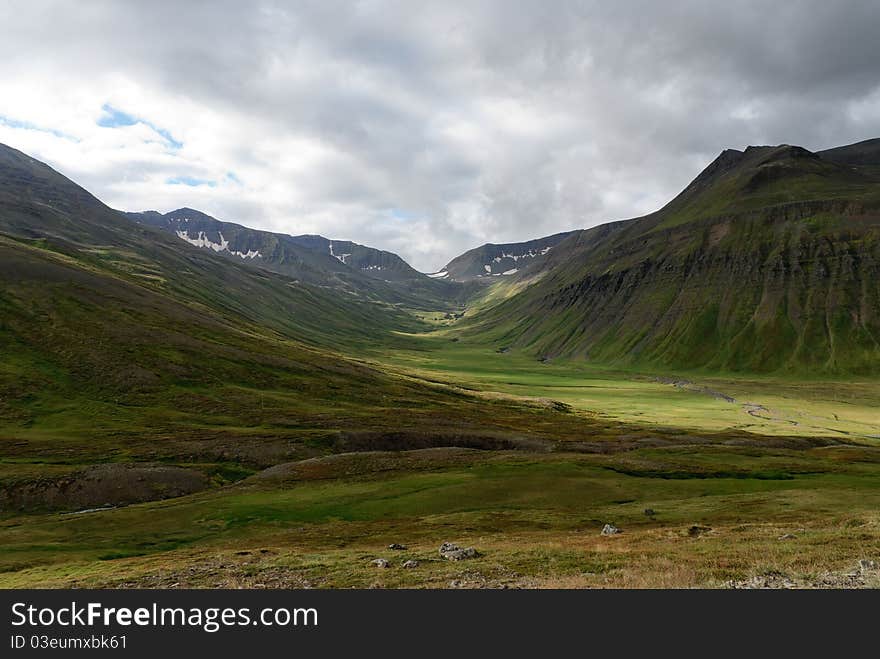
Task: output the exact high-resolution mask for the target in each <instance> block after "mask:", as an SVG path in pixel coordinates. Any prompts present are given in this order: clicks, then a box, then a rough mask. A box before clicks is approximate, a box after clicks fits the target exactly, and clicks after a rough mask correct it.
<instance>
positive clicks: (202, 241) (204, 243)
mask: <svg viewBox="0 0 880 659" xmlns="http://www.w3.org/2000/svg"><path fill="white" fill-rule="evenodd" d="M184 221H185V222H186V221H188V220H187V219H184ZM174 233H176V234H177V237H178V238H180V239H181V240H185V241H186V242H188V243H189V244H190V245H194V246H196V247H206V248H208V249H213V250H214V251H215V252H229V253H230V254H232V255H233V256H238V257H240V258H243V259H254V258H257V257H258V256H259V257H262V256H263V255H262V254H260V252H259V251H257V250H255V249H251V250H248V251H247V252H239V251H236V250H232V249H229V241H228V240H226V239H225V238H224V237H223V232H222V231H218V232H217V235H219V236H220V242H219V243H215V242H214V241H213V240H211V239H210V238H208V236H207V234H205V232H204V231H199V235H198V236H196V237H195V238H192V237H190V235H189V231H179V230H178V231H175V232H174Z"/></svg>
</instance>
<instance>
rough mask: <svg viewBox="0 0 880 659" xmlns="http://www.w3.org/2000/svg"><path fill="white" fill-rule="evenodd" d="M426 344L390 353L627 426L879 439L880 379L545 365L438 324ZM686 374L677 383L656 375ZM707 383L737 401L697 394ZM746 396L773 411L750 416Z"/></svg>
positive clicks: (472, 383) (465, 381)
mask: <svg viewBox="0 0 880 659" xmlns="http://www.w3.org/2000/svg"><path fill="white" fill-rule="evenodd" d="M421 338H422V350H420V351H396V352H389V353H385V355H384V356H383V358H384V359H385V360H386V361H390V362H391V363H392V364H394V365H396V366H397V367H398V368H401V369H404V370H406V371H407V372H413V373H416V374H418V375H420V376H421V377H423V378H426V379H430V380H436V381H443V382H449V383H455V384H457V385H458V386H462V387H473V388H475V389H480V390H491V391H497V392H502V393H504V394H509V395H511V396H518V397H525V398H538V399H541V398H548V399H553V400H559V401H562V402H564V403H567V404H569V405H571V406H573V407H574V408H575V409H577V410H581V411H583V412H585V413H589V414H591V415H595V416H596V417H598V418H602V419H606V420H614V421H621V422H624V423H628V424H634V425H641V426H652V427H658V426H659V427H667V428H680V429H687V430H696V431H704V432H719V431H727V430H735V431H745V432H749V433H757V434H762V435H786V436H814V437H815V436H823V437H824V436H831V437H839V438H851V439H854V440H862V441H868V442H872V441H874V440H880V414H878V412H877V410H878V407H880V380H877V379H874V378H861V379H854V378H853V379H848V380H845V381H842V380H834V379H831V378H825V379H822V378H815V379H810V380H803V379H800V378H798V377H794V376H788V377H786V376H755V375H751V376H736V375H730V376H719V375H718V374H716V373H710V372H701V371H696V372H691V371H684V372H675V371H672V372H669V371H666V372H663V371H659V370H657V371H650V370H647V371H646V370H638V369H633V368H630V369H614V368H609V367H605V366H600V365H593V364H588V363H584V362H577V361H570V360H552V361H549V362H546V363H540V362H538V361H537V360H536V359H535V358H534V357H533V356H531V355H529V354H525V353H523V352H522V351H518V350H512V351H510V352H507V353H499V352H498V351H497V349H496V348H494V346H493V345H492V344H488V345H487V344H486V343H482V342H479V341H475V340H469V339H466V338H465V339H462V340H460V341H458V342H454V343H453V342H452V341H450V339H449V334H448V333H446V332H444V331H442V330H441V331H438V332H435V333H433V334H427V335H423V336H422V337H421ZM670 376H671V377H675V378H679V377H680V378H682V379H688V380H690V381H693V382H694V384H695V385H696V386H695V387H690V388H687V389H683V388H677V387H675V386H673V385H671V384H664V383H663V382H661V381H658V378H667V379H668V378H669V377H670ZM698 387H706V388H708V389H710V390H712V391H715V392H720V393H724V394H727V395H729V396H731V397H733V398H734V399H735V400H736V402H734V403H730V402H727V401H726V400H723V399H720V398H716V397H713V396H712V395H710V394H708V393H704V392H701V391H699V389H698ZM745 403H756V404H760V405H763V406H764V407H766V408H767V410H768V411H767V412H764V411H759V412H758V413H757V415H752V414H749V413H748V411H747V410H748V409H750V408H748V407H746V406H745V405H744V404H745Z"/></svg>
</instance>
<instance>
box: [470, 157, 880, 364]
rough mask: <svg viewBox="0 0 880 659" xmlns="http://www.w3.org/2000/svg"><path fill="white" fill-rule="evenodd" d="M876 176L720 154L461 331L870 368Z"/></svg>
mask: <svg viewBox="0 0 880 659" xmlns="http://www.w3.org/2000/svg"><path fill="white" fill-rule="evenodd" d="M878 182H880V173H878V170H877V168H876V167H875V166H860V167H858V168H854V167H852V166H849V165H844V164H839V163H834V162H828V161H824V160H821V159H819V158H817V157H815V156H812V155H811V154H808V153H806V152H803V153H802V152H801V151H798V150H797V149H794V148H790V147H780V148H775V149H774V148H769V147H762V148H760V149H754V150H749V151H746V152H745V153H739V152H734V153H728V152H725V154H722V156H721V157H719V159H718V160H717V161H716V162H715V163H713V165H711V166H710V167H709V168H707V170H706V171H705V172H704V173H703V174H701V176H700V177H698V178H697V179H696V180H695V181H694V182H693V183H692V184H691V186H689V187H688V188H687V189H686V190H685V191H684V192H683V193H682V194H681V195H679V197H677V198H676V199H675V200H673V201H672V202H670V204H669V205H668V206H667V207H665V208H664V209H662V210H661V211H658V212H657V213H655V214H653V215H649V216H646V217H645V218H640V219H637V220H631V221H628V222H618V223H614V224H611V225H605V226H603V227H598V228H596V229H591V230H588V231H584V232H582V233H580V234H577V235H575V236H572V237H571V238H569V239H568V240H566V241H565V242H563V243H562V244H560V245H559V246H557V248H555V249H554V252H552V253H551V259H550V260H548V264H547V265H546V266H545V269H546V272H545V274H544V276H543V277H542V278H541V279H540V280H539V281H537V283H535V284H534V285H532V286H530V287H527V288H526V289H525V290H523V291H522V292H520V293H519V294H517V295H515V296H513V297H511V298H509V299H507V300H504V301H503V302H501V303H500V304H497V305H494V306H493V307H491V308H489V309H488V310H486V311H485V312H483V313H480V314H476V315H474V316H473V317H472V320H471V322H470V327H469V328H466V330H465V332H464V334H463V336H466V337H469V338H471V339H474V340H479V339H483V340H485V341H489V342H492V343H493V344H494V345H495V346H496V347H502V346H512V347H514V348H517V349H522V350H525V351H526V352H527V353H528V354H531V355H544V356H549V357H558V356H565V357H575V358H579V359H588V360H590V361H593V362H596V363H604V364H612V365H616V366H637V367H642V368H645V367H649V368H675V369H697V370H699V369H702V370H704V371H706V372H715V373H737V372H747V373H748V372H750V373H756V372H757V373H767V372H775V373H781V374H784V373H790V374H794V375H798V374H800V375H809V376H810V377H813V376H816V375H819V374H823V375H831V376H833V375H838V376H841V375H848V374H858V375H873V376H876V375H877V374H878V372H880V371H878V368H880V283H878V282H880V192H878V190H880V185H878Z"/></svg>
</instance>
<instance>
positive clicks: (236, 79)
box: [0, 0, 880, 270]
mask: <svg viewBox="0 0 880 659" xmlns="http://www.w3.org/2000/svg"><path fill="white" fill-rule="evenodd" d="M877 25H880V6H878V5H877V3H875V2H847V3H827V2H812V1H810V2H808V1H801V2H788V3H773V4H769V3H759V2H748V1H741V2H736V1H730V0H728V1H725V2H678V3H657V2H620V3H607V2H586V1H585V2H575V1H563V0H560V1H559V2H553V3H546V2H537V1H535V2H514V1H506V2H501V1H496V2H493V1H485V2H478V3H470V2H469V3H455V2H450V1H448V0H447V1H442V2H441V1H438V2H419V3H412V2H358V3H348V2H327V1H323V2H305V1H303V2H260V3H241V2H231V1H230V2H192V3H176V2H151V3H139V2H83V3H69V2H41V1H34V0H29V1H27V2H18V1H16V0H13V1H12V2H7V3H4V4H3V6H2V8H0V75H2V77H3V80H4V94H3V97H2V98H0V117H6V118H8V119H10V121H7V122H5V123H4V122H2V121H0V140H2V141H6V142H8V143H10V144H12V145H13V146H17V147H19V148H23V149H25V150H28V151H30V152H32V153H34V154H35V155H37V156H38V157H43V158H46V159H47V160H49V161H50V162H51V163H52V164H53V165H56V166H58V167H59V168H61V169H62V171H65V172H66V173H68V174H70V175H71V176H73V177H74V178H76V179H77V180H79V181H81V182H82V183H84V184H86V185H87V186H88V187H89V188H90V189H92V190H93V191H94V192H95V193H96V194H98V196H100V197H102V198H103V199H105V200H106V201H108V203H111V204H113V205H115V206H117V207H121V208H126V209H140V208H148V207H149V208H158V209H159V210H169V209H171V208H173V207H176V206H179V205H184V204H185V205H190V206H197V207H201V208H204V209H205V210H206V211H208V212H211V213H212V214H215V215H217V216H218V217H221V218H223V219H228V220H235V221H241V222H243V223H245V224H249V225H252V226H257V227H261V228H268V229H272V230H278V231H287V232H292V233H300V232H306V231H308V232H320V233H323V234H326V235H329V236H331V237H335V238H349V239H352V240H356V241H359V242H363V243H367V244H373V245H376V246H378V247H382V248H385V249H391V250H394V251H397V252H399V253H400V254H401V255H402V256H404V257H405V258H407V259H408V260H410V261H411V262H413V264H414V265H415V266H416V267H419V268H421V269H424V270H433V269H437V268H439V266H441V265H442V264H443V263H444V262H445V261H447V260H448V259H449V258H451V257H452V256H454V255H455V254H457V253H459V252H461V251H463V250H464V249H467V248H470V247H473V246H475V245H477V244H480V243H482V242H485V241H490V240H491V241H495V242H503V241H511V240H521V239H526V238H531V237H535V236H537V235H542V234H547V233H552V232H555V231H559V230H563V229H569V228H575V227H584V226H591V225H594V224H597V223H600V222H604V221H608V220H613V219H620V218H623V217H631V216H634V215H638V214H641V213H645V212H648V211H651V210H654V209H655V208H656V207H658V206H659V205H661V204H662V203H664V202H665V201H667V200H668V199H669V198H671V197H672V196H674V195H675V194H676V193H677V192H678V191H679V190H680V189H681V188H682V187H683V186H684V185H685V184H687V182H688V181H689V180H690V179H691V178H693V177H694V176H695V175H696V174H697V173H698V172H699V170H700V169H701V168H702V167H703V166H704V165H705V164H706V163H707V162H708V161H709V160H710V159H711V158H713V157H714V156H715V155H716V154H717V153H718V152H719V151H720V150H722V149H723V148H726V147H735V148H742V147H744V146H746V145H747V144H750V143H781V142H788V143H795V144H801V145H803V146H806V147H807V148H812V149H819V148H824V147H829V146H835V145H839V144H844V143H848V142H853V141H858V140H861V139H865V138H868V137H875V136H878V135H880V47H878V46H877V40H876V35H875V31H876V26H877ZM7 83H8V84H7ZM105 103H111V104H112V105H113V107H116V108H119V109H121V110H123V111H125V112H128V113H131V114H135V115H137V116H138V117H144V118H145V119H146V120H149V121H150V122H152V123H154V124H155V125H157V126H161V127H163V128H165V129H167V130H169V131H170V133H171V134H173V135H174V136H175V138H176V139H179V140H180V141H182V142H183V144H184V146H183V148H181V149H179V150H176V151H172V150H169V149H167V148H165V147H163V146H162V145H161V144H155V143H153V144H149V143H147V141H146V137H145V136H144V135H143V134H142V133H141V132H139V129H138V127H130V128H125V129H123V128H102V127H98V126H97V125H96V120H97V118H98V117H99V116H100V112H101V107H102V106H103V105H104V104H105ZM16 121H17V122H31V123H32V124H34V125H39V126H41V127H47V128H50V129H52V130H56V131H59V132H62V133H64V134H65V135H74V136H75V137H77V138H78V141H76V142H73V141H71V140H64V139H63V138H59V137H57V136H55V135H53V134H52V133H47V132H45V131H42V132H38V131H34V130H27V129H26V128H22V127H20V126H19V127H15V126H16V124H15V122H16ZM62 142H63V143H62ZM230 172H232V173H233V174H234V175H235V177H236V178H237V179H238V180H240V181H241V183H237V182H236V181H235V179H233V178H231V177H229V176H227V175H228V173H230ZM182 176H189V177H193V178H198V179H205V180H217V181H220V183H218V185H216V186H215V187H212V188H209V187H208V186H199V187H198V188H188V187H187V186H182V185H169V184H167V181H168V180H169V179H174V178H178V177H182Z"/></svg>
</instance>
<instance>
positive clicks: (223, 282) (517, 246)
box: [0, 140, 880, 374]
mask: <svg viewBox="0 0 880 659" xmlns="http://www.w3.org/2000/svg"><path fill="white" fill-rule="evenodd" d="M878 209H880V140H868V141H866V142H861V143H859V144H854V145H850V146H845V147H840V148H835V149H829V150H827V151H821V152H817V153H812V152H809V151H807V150H805V149H802V148H800V147H795V146H788V145H781V146H775V147H770V146H762V147H749V148H747V149H745V150H744V151H738V150H732V149H730V150H726V151H723V152H722V153H721V154H720V155H719V156H718V157H717V158H716V159H715V160H714V161H713V162H712V163H711V164H709V166H708V167H706V169H705V170H704V171H703V172H702V173H700V174H699V176H697V177H696V178H695V179H694V180H693V182H691V184H690V185H688V186H687V187H686V188H685V189H684V190H683V191H682V192H681V193H680V194H679V195H678V196H676V197H675V198H674V199H673V200H672V201H670V202H669V203H668V204H667V205H666V206H664V207H663V208H662V209H660V210H658V211H656V212H654V213H651V214H649V215H647V216H644V217H640V218H636V219H632V220H626V221H617V222H611V223H608V224H604V225H601V226H598V227H594V228H591V229H587V230H579V231H571V232H566V233H559V234H555V235H552V236H548V237H545V238H538V239H535V240H531V241H528V242H523V243H508V244H487V245H483V246H482V247H478V248H475V249H472V250H470V251H468V252H466V253H464V254H462V255H461V256H459V257H457V258H455V259H453V260H452V261H450V262H449V264H447V266H446V267H445V268H443V269H442V270H441V271H440V272H438V273H431V274H429V275H425V274H422V273H419V272H417V271H416V270H414V269H413V268H411V267H410V266H409V265H408V264H407V263H406V262H405V261H404V260H403V259H401V258H400V257H399V256H397V255H396V254H393V253H390V252H387V251H382V250H378V249H374V248H371V247H366V246H363V245H359V244H356V243H354V242H350V241H345V240H330V239H327V238H324V237H322V236H310V235H307V236H290V235H285V234H279V233H272V232H268V231H259V230H255V229H250V228H247V227H244V226H242V225H239V224H234V223H231V222H223V221H220V220H217V219H215V218H213V217H211V216H209V215H207V214H205V213H202V212H199V211H197V210H194V209H190V208H181V209H178V210H175V211H172V212H169V213H165V214H161V213H158V212H155V211H145V212H136V213H133V212H127V213H123V212H118V211H114V210H112V209H110V208H108V207H107V206H105V205H104V204H102V203H101V202H100V201H99V200H97V199H96V198H94V197H93V196H92V195H91V194H89V193H88V192H87V191H85V190H83V189H82V188H80V187H79V186H77V185H76V184H74V183H73V182H71V181H69V180H68V179H66V178H65V177H64V176H63V175H61V174H59V173H58V172H56V171H54V170H52V169H51V168H50V167H48V166H46V165H45V164H43V163H40V162H39V161H36V160H34V159H33V158H31V157H29V156H27V155H25V154H22V153H20V152H18V151H15V150H14V149H10V148H9V147H2V148H0V234H2V241H3V245H2V249H3V251H4V253H5V255H6V256H5V258H4V264H5V265H4V270H5V273H6V277H5V278H4V285H5V287H6V290H5V293H4V295H3V298H2V299H3V300H4V302H3V303H4V305H5V310H6V313H5V314H4V315H5V320H4V328H5V332H6V337H7V341H9V340H11V338H10V337H15V340H20V338H21V337H20V336H18V335H16V334H15V333H12V334H10V328H11V327H12V326H13V325H14V324H15V323H13V322H11V321H10V316H9V314H10V313H11V312H12V311H13V310H17V312H22V311H23V309H24V308H25V307H28V306H29V307H35V306H38V305H36V304H35V303H34V302H33V301H32V300H31V301H27V300H28V299H29V298H28V296H27V295H26V294H24V293H23V292H22V291H19V293H18V294H12V293H11V292H10V290H9V288H10V286H12V287H16V286H18V287H20V286H25V285H26V286H28V287H31V290H35V289H36V287H40V286H47V285H48V283H47V282H48V281H50V280H51V281H56V280H57V284H56V285H54V288H52V287H50V288H51V289H52V290H56V291H61V290H62V289H63V288H64V285H62V283H61V282H62V281H68V282H72V281H78V280H80V279H82V278H83V277H87V278H89V279H90V281H91V285H93V286H94V287H96V288H97V289H101V290H102V291H103V292H102V293H101V295H104V294H105V293H106V294H107V295H110V294H111V291H112V295H113V296H119V295H121V294H122V292H123V291H126V290H129V287H130V286H132V285H136V286H140V287H143V288H145V290H148V291H149V293H150V295H153V296H156V295H158V296H161V297H162V300H161V302H162V304H159V300H158V299H157V300H155V301H154V302H153V303H151V304H152V305H153V310H152V311H148V310H146V309H142V310H141V311H140V312H139V313H141V314H142V315H144V316H150V314H154V313H155V312H156V311H157V310H158V309H159V308H160V307H163V305H167V302H168V299H173V300H174V303H175V304H177V305H181V306H182V307H189V308H192V307H193V305H202V306H204V307H206V308H208V309H210V310H211V312H212V313H219V314H224V315H226V316H229V315H230V314H231V315H232V316H233V317H234V318H236V319H241V320H243V321H245V322H247V323H250V324H253V325H258V326H260V327H263V328H266V329H268V330H270V331H273V332H280V333H281V334H282V335H283V336H286V337H289V338H290V339H291V340H296V341H303V342H305V344H309V345H315V346H323V347H326V348H329V349H333V350H337V351H343V352H346V351H348V350H349V348H350V346H351V342H352V341H355V342H361V343H363V344H367V343H371V344H382V343H383V342H385V341H403V340H405V336H406V333H407V332H411V331H416V330H418V328H419V327H420V322H421V321H420V320H419V319H418V317H417V314H416V315H414V314H413V313H412V311H414V310H415V311H418V310H422V311H424V310H436V311H440V312H443V313H446V314H447V315H449V314H450V313H456V317H460V316H461V315H463V316H464V317H463V318H461V320H460V321H459V322H457V323H455V325H454V326H453V327H452V328H451V330H450V331H452V332H453V333H454V334H455V336H457V337H459V338H460V339H461V340H467V341H475V342H484V343H488V344H491V345H494V346H496V347H497V348H498V349H504V350H506V351H507V350H514V351H522V352H524V353H526V354H530V355H533V356H534V357H535V358H537V359H541V360H547V359H576V360H588V361H592V362H596V363H605V364H615V365H630V366H644V367H664V368H665V367H674V368H678V369H697V370H708V371H745V372H771V371H782V372H789V371H790V372H803V373H815V374H831V373H871V374H874V373H877V372H880V343H878V340H880V210H878ZM71 268H73V269H75V270H76V271H77V274H76V276H75V277H74V276H73V274H72V271H71V272H68V274H66V275H65V274H63V273H64V272H66V271H68V270H71ZM26 273H29V274H28V275H27V276H26ZM99 274H100V276H101V277H103V278H104V280H102V281H101V282H100V283H98V281H97V280H96V279H95V278H96V277H98V275H99ZM108 278H109V279H112V280H113V281H112V282H111V281H109V280H108ZM123 284H124V285H123ZM67 285H68V286H69V287H70V290H66V291H65V293H64V295H65V296H66V297H64V299H63V300H61V299H59V300H57V301H56V302H57V304H56V303H53V302H52V301H51V300H50V299H48V297H47V296H45V295H44V296H43V297H44V298H46V299H45V300H44V301H43V302H42V303H41V305H39V306H43V307H47V308H45V309H44V310H43V311H42V312H40V313H42V314H43V315H45V316H48V317H55V316H57V315H58V314H61V313H62V311H61V310H62V309H63V308H67V307H69V306H70V305H73V307H74V308H76V309H78V313H80V314H82V315H83V317H84V318H87V317H88V312H86V311H85V307H84V306H83V305H85V304H86V302H85V299H83V294H84V293H83V288H82V285H81V286H78V287H77V286H73V285H72V284H67ZM83 285H84V284H83ZM499 286H502V287H506V288H502V289H501V290H505V291H506V292H505V293H504V294H498V293H497V292H495V289H496V288H497V287H499ZM74 291H75V293H74ZM96 296H97V295H96V293H95V291H94V290H93V291H92V292H91V293H90V294H89V295H86V298H89V297H91V298H95V297H96ZM72 297H73V298H77V299H78V302H74V301H73V300H72ZM16 299H17V300H18V302H17V303H16V302H15V300H16ZM144 299H146V298H144ZM92 301H93V302H94V301H95V300H94V299H93V300H92ZM108 304H109V303H108ZM108 304H102V305H99V306H100V307H101V308H104V309H107V308H108ZM53 305H54V306H53ZM116 306H118V305H116ZM49 307H51V308H49ZM109 307H110V308H113V307H114V305H113V304H109ZM465 309H467V311H466V312H465V311H464V310H465ZM166 310H167V309H166ZM408 310H410V311H408ZM30 312H31V313H35V312H34V311H33V308H32V309H31V310H30ZM126 313H128V312H126ZM135 315H137V314H135ZM13 316H14V314H13ZM153 320H154V321H155V322H154V324H155V325H156V326H159V325H162V323H159V322H158V320H156V319H153ZM21 323H22V325H21V326H20V327H23V326H24V324H26V323H25V320H24V317H22V318H21ZM423 329H424V328H423ZM31 348H32V349H36V348H34V347H33V346H32V347H31ZM53 350H60V351H62V352H64V351H65V350H66V348H65V347H64V346H63V342H61V341H59V342H58V343H57V345H55V346H53ZM130 368H131V369H133V370H137V369H138V368H140V367H139V366H138V365H137V364H135V363H132V364H130ZM184 370H185V369H184Z"/></svg>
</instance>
